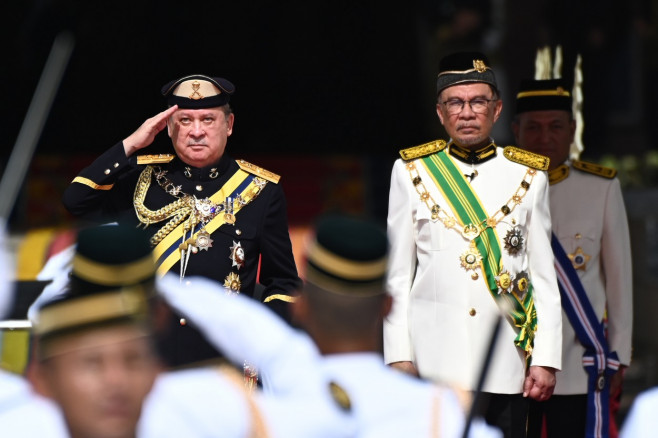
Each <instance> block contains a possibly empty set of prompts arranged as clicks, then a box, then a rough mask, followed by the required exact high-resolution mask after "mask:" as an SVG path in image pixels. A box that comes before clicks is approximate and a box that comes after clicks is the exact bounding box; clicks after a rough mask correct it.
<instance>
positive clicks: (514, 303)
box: [420, 151, 537, 360]
mask: <svg viewBox="0 0 658 438" xmlns="http://www.w3.org/2000/svg"><path fill="white" fill-rule="evenodd" d="M420 162H421V163H422V164H423V166H424V167H425V169H427V172H428V174H429V175H430V177H431V178H432V180H433V181H434V184H436V186H437V187H438V188H439V190H440V191H441V193H442V194H443V197H444V198H445V199H446V201H447V202H448V203H449V204H450V209H451V210H452V212H453V214H454V215H455V217H456V218H457V220H458V221H460V223H461V225H462V226H464V227H467V226H474V227H475V228H477V230H478V231H479V233H478V235H477V237H475V238H474V239H473V242H474V243H475V246H476V247H477V249H478V251H479V253H480V255H481V256H482V260H481V262H480V267H481V269H482V272H483V273H484V279H485V282H486V283H487V288H488V289H489V292H490V293H491V296H492V297H493V298H494V300H495V301H496V303H497V304H498V305H499V306H500V307H501V308H502V309H504V311H505V313H506V314H507V316H508V319H509V321H510V323H511V324H512V325H513V327H514V328H515V329H516V330H517V336H516V338H515V339H514V344H515V345H516V346H517V347H519V348H521V349H522V350H523V351H524V352H525V353H526V358H527V359H528V360H529V358H530V355H531V354H532V346H533V340H534V334H535V331H536V330H537V312H536V310H535V304H534V300H533V294H532V291H533V289H532V285H531V284H530V285H528V290H527V293H526V294H525V295H524V296H523V297H518V296H517V295H516V294H515V293H499V288H498V284H497V283H496V277H498V276H499V275H500V273H501V271H502V268H503V266H502V250H501V248H500V239H499V238H498V234H497V232H496V229H495V227H491V226H488V225H487V219H488V218H489V215H488V214H487V212H486V210H485V209H484V206H483V205H482V202H480V199H479V198H478V196H477V194H476V193H475V192H474V191H473V189H472V187H471V185H470V184H468V182H467V181H466V178H464V175H463V174H462V172H461V170H460V169H459V167H458V166H457V165H456V164H455V163H454V161H453V160H452V158H451V157H450V156H449V155H448V154H447V153H446V152H445V151H441V152H439V153H436V154H432V155H430V156H427V157H424V158H422V159H420ZM503 300H505V301H506V302H503Z"/></svg>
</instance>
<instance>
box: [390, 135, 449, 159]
mask: <svg viewBox="0 0 658 438" xmlns="http://www.w3.org/2000/svg"><path fill="white" fill-rule="evenodd" d="M445 148H446V142H445V140H434V141H430V142H429V143H424V144H421V145H418V146H414V147H412V148H407V149H402V150H401V151H400V156H401V157H402V159H403V160H404V161H409V160H414V159H416V158H420V157H424V156H426V155H431V154H433V153H435V152H439V151H442V150H443V149H445Z"/></svg>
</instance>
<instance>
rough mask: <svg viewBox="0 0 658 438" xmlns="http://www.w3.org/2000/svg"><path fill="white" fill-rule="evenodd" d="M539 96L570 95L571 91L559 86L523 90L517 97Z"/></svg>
mask: <svg viewBox="0 0 658 438" xmlns="http://www.w3.org/2000/svg"><path fill="white" fill-rule="evenodd" d="M537 96H563V97H570V96H571V93H569V92H568V91H567V90H565V89H564V88H562V87H557V88H556V89H555V90H534V91H521V92H520V93H518V94H517V95H516V98H517V99H522V98H524V97H537Z"/></svg>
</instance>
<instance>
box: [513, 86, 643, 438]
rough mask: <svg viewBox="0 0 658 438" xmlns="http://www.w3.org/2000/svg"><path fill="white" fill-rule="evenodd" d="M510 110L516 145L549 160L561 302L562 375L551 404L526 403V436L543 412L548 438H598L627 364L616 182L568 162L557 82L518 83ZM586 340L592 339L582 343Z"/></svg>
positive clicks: (627, 298)
mask: <svg viewBox="0 0 658 438" xmlns="http://www.w3.org/2000/svg"><path fill="white" fill-rule="evenodd" d="M516 105H517V107H516V118H515V120H514V122H513V124H512V130H513V131H514V135H515V137H516V142H517V144H518V145H519V146H520V147H522V148H524V149H527V150H529V151H532V152H535V153H539V154H543V155H546V156H548V157H549V158H550V160H551V161H550V165H549V169H548V175H549V184H550V208H551V217H552V224H553V233H554V235H555V237H556V239H557V241H556V242H554V245H555V244H559V246H560V247H561V249H558V250H557V251H559V253H558V252H556V253H555V255H556V263H557V265H556V266H558V270H557V271H558V279H559V280H560V283H561V287H562V292H563V294H565V293H566V294H567V295H563V297H562V305H563V307H564V311H565V313H564V317H563V321H564V322H563V324H562V371H561V372H560V374H559V375H558V379H557V385H556V387H555V391H554V395H553V397H552V398H551V399H550V400H548V401H542V402H539V403H532V404H531V413H532V414H531V418H532V419H533V420H532V421H531V423H530V427H531V429H534V430H535V433H536V434H538V433H539V432H538V430H539V428H540V427H541V421H542V413H543V414H544V416H545V420H546V426H547V432H548V436H560V437H582V436H585V431H586V430H587V431H588V433H589V434H591V435H589V436H607V433H608V427H609V417H608V392H609V393H610V394H614V393H615V392H616V391H618V390H619V389H620V386H621V380H622V370H623V368H625V367H627V366H628V365H629V364H630V360H631V335H632V316H633V315H632V305H633V295H632V293H633V289H632V269H631V248H630V239H629V231H628V222H627V219H626V209H625V207H624V201H623V198H622V193H621V189H620V186H619V181H618V180H617V178H615V174H616V171H615V170H613V169H608V168H605V167H602V166H599V165H597V164H593V163H587V162H584V161H579V160H570V159H569V150H570V145H571V143H572V141H573V138H574V132H575V129H576V124H575V121H574V119H573V115H572V109H571V108H572V106H571V95H570V93H569V91H568V88H567V87H566V84H565V83H564V81H562V80H558V79H556V80H527V81H523V82H522V83H521V87H520V90H519V93H518V95H517V100H516ZM559 254H562V257H560V256H559ZM560 261H562V262H563V263H562V264H560ZM570 275H571V276H570ZM570 278H571V279H572V280H573V281H569V279H570ZM563 283H564V284H563ZM576 283H577V284H576ZM577 287H578V288H579V289H578V290H580V291H582V296H579V295H578V294H577V292H576V290H577V289H576V288H577ZM569 297H572V298H573V299H574V300H576V301H574V303H576V306H575V308H579V309H587V310H588V311H589V315H590V318H589V319H588V318H587V317H586V316H584V315H585V311H584V310H583V311H579V312H574V311H573V310H572V308H573V307H574V305H572V304H571V302H572V301H573V300H572V299H570V298H569ZM606 315H607V338H606V333H605V330H606V328H605V327H604V323H603V320H604V317H605V316H606ZM590 328H591V330H590ZM588 333H594V334H596V336H594V337H593V338H592V339H590V336H588ZM598 358H601V359H600V360H599V359H598ZM594 359H597V362H596V364H594V363H593V360H594ZM589 364H591V366H588V368H585V367H584V365H589ZM587 369H589V370H590V371H587ZM599 385H602V386H599ZM588 395H589V396H588Z"/></svg>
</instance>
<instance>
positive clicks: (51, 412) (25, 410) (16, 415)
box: [0, 370, 69, 438]
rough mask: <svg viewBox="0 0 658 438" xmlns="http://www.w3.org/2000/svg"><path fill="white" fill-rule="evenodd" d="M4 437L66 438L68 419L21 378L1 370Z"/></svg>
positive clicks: (0, 430) (0, 406) (0, 416)
mask: <svg viewBox="0 0 658 438" xmlns="http://www.w3.org/2000/svg"><path fill="white" fill-rule="evenodd" d="M0 435H1V436H3V437H12V438H23V437H25V438H66V437H68V436H69V434H68V430H67V428H66V423H65V421H64V415H63V414H62V412H61V410H60V409H59V407H58V406H57V405H56V404H55V403H54V402H52V401H51V400H50V399H47V398H45V397H41V396H39V395H38V394H36V393H34V391H33V390H32V388H31V386H30V384H29V383H28V382H27V381H26V380H25V379H24V378H22V377H21V376H18V375H15V374H12V373H9V372H7V371H3V370H0Z"/></svg>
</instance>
